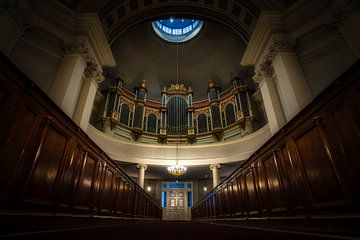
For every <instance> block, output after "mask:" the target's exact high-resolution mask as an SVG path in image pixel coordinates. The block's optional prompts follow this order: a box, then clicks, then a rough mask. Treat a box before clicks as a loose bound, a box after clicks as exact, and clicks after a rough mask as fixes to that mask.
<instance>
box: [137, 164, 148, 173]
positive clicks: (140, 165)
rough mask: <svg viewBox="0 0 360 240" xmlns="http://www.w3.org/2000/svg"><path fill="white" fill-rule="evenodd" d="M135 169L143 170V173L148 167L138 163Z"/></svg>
mask: <svg viewBox="0 0 360 240" xmlns="http://www.w3.org/2000/svg"><path fill="white" fill-rule="evenodd" d="M136 168H138V169H141V168H143V169H144V170H145V171H146V170H147V168H148V166H147V165H146V164H143V163H139V164H138V165H136Z"/></svg>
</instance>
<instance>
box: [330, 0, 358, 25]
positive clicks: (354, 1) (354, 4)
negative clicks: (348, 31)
mask: <svg viewBox="0 0 360 240" xmlns="http://www.w3.org/2000/svg"><path fill="white" fill-rule="evenodd" d="M359 12H360V2H359V1H358V0H348V1H346V2H345V4H344V5H343V6H342V7H340V8H339V10H338V11H337V12H336V13H335V14H334V15H333V16H332V17H331V18H330V20H329V21H328V24H327V26H328V27H329V28H330V29H333V30H335V31H338V30H339V29H340V28H342V27H343V26H344V24H345V22H346V21H347V20H348V19H349V18H350V17H351V16H352V15H353V14H354V13H359Z"/></svg>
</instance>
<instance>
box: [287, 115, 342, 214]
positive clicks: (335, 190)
mask: <svg viewBox="0 0 360 240" xmlns="http://www.w3.org/2000/svg"><path fill="white" fill-rule="evenodd" d="M321 127H322V126H321V124H320V118H319V116H318V115H315V116H314V118H313V119H309V120H307V121H306V122H304V124H303V125H301V126H300V127H299V128H298V130H297V131H295V132H294V133H293V134H292V140H293V144H294V145H293V146H294V151H295V156H296V157H297V158H298V160H299V162H300V163H301V166H302V169H301V171H302V172H303V174H304V176H305V179H303V182H304V183H307V184H308V186H309V190H310V191H311V197H312V200H313V203H314V206H315V207H320V206H326V205H331V204H333V203H336V202H338V203H344V201H346V200H345V195H344V193H343V191H342V189H341V186H340V183H339V181H338V178H337V176H336V173H335V169H334V166H333V165H332V158H333V156H331V153H330V152H329V149H328V146H327V145H326V143H325V142H324V139H323V137H322V133H321Z"/></svg>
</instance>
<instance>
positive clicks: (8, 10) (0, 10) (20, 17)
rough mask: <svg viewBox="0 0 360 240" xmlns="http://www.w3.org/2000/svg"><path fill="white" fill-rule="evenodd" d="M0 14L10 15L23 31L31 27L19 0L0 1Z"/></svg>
mask: <svg viewBox="0 0 360 240" xmlns="http://www.w3.org/2000/svg"><path fill="white" fill-rule="evenodd" d="M0 15H7V16H10V17H11V18H12V19H13V20H14V21H15V23H16V24H17V25H18V26H19V27H20V29H21V30H23V31H26V30H30V29H32V28H33V26H32V25H31V21H30V19H29V17H28V16H27V13H26V11H24V10H23V9H22V8H21V6H20V1H19V0H11V1H10V0H6V1H3V2H2V3H0Z"/></svg>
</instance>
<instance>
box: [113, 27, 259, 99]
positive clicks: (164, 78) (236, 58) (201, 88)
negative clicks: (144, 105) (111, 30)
mask: <svg viewBox="0 0 360 240" xmlns="http://www.w3.org/2000/svg"><path fill="white" fill-rule="evenodd" d="M245 48H246V44H245V43H244V42H243V41H242V39H241V38H240V37H239V36H238V35H237V34H235V33H234V32H233V31H231V30H230V29H227V28H225V27H224V26H223V25H221V24H216V23H213V22H204V24H203V28H202V29H201V31H200V33H199V34H198V35H197V36H196V37H195V38H193V39H191V40H190V41H188V42H185V43H181V44H179V46H178V55H179V59H178V67H179V75H178V76H179V82H180V83H184V84H185V85H186V86H190V87H192V89H193V92H194V96H193V99H194V101H198V100H204V99H207V83H208V80H209V79H213V80H215V82H216V83H217V84H218V85H219V86H220V88H221V89H222V90H226V89H228V88H229V87H230V86H231V73H235V74H236V75H238V76H242V77H244V78H245V79H246V78H247V79H250V77H249V76H246V74H247V72H246V71H244V69H242V68H240V61H241V58H242V56H243V53H244V51H245ZM111 49H112V52H113V54H114V57H115V60H116V63H117V66H116V67H115V68H114V69H113V70H112V71H111V74H110V77H109V78H110V79H114V78H115V77H117V76H119V75H120V74H122V73H124V75H125V83H124V86H125V87H126V88H127V89H129V90H130V91H132V90H133V89H134V87H135V86H136V85H137V84H138V83H139V82H140V81H141V80H143V79H145V80H147V83H148V84H147V86H148V98H150V99H153V100H158V101H159V100H160V98H161V91H162V89H163V87H164V86H169V85H170V84H174V83H176V78H177V74H176V73H177V71H176V70H177V64H176V62H177V59H176V56H177V45H176V44H173V43H169V42H167V41H165V40H163V39H161V38H160V37H158V36H157V35H156V34H155V32H154V30H153V28H152V26H151V23H149V22H148V23H143V24H139V25H137V26H135V27H133V28H131V29H129V30H127V31H126V32H123V33H122V34H121V35H120V37H119V38H118V39H117V40H115V41H114V42H113V44H112V46H111ZM250 74H252V72H251V71H250Z"/></svg>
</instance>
